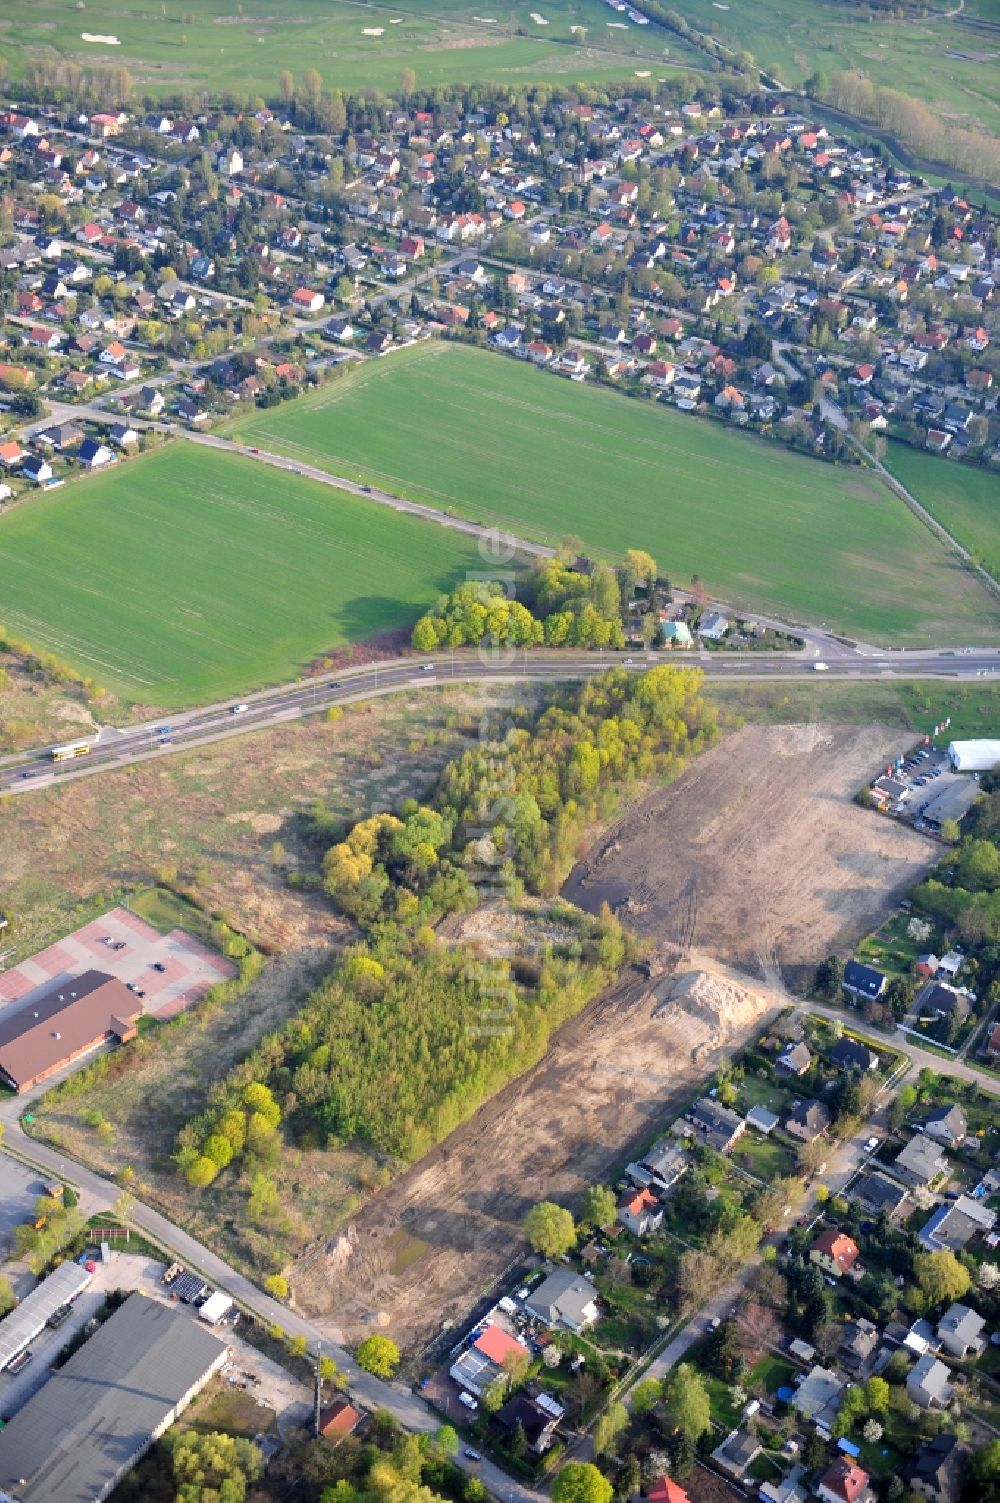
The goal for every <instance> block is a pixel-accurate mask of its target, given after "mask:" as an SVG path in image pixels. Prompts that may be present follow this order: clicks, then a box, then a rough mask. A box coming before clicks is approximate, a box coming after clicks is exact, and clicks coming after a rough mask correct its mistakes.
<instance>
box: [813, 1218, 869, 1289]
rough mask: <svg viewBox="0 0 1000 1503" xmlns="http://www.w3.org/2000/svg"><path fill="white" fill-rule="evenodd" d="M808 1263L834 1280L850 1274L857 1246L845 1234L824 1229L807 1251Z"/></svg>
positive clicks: (832, 1229)
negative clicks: (814, 1265) (820, 1269)
mask: <svg viewBox="0 0 1000 1503" xmlns="http://www.w3.org/2000/svg"><path fill="white" fill-rule="evenodd" d="M809 1261H810V1263H815V1264H816V1265H817V1267H819V1268H822V1269H823V1271H824V1272H825V1273H829V1274H831V1275H832V1276H833V1277H834V1278H835V1279H839V1278H841V1277H842V1276H843V1275H844V1274H845V1273H848V1274H849V1273H851V1272H852V1270H853V1269H854V1265H855V1263H856V1262H857V1261H858V1244H857V1243H856V1242H855V1240H854V1238H853V1237H849V1236H848V1235H847V1233H846V1232H841V1231H838V1230H837V1228H836V1227H832V1226H831V1227H826V1228H825V1230H824V1231H822V1232H820V1234H819V1236H818V1237H817V1238H816V1241H815V1242H814V1243H813V1245H812V1247H810V1249H809Z"/></svg>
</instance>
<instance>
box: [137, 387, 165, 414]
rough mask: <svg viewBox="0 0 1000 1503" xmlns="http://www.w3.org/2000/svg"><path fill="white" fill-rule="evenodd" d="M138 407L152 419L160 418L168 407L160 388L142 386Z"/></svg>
mask: <svg viewBox="0 0 1000 1503" xmlns="http://www.w3.org/2000/svg"><path fill="white" fill-rule="evenodd" d="M138 405H139V408H140V410H141V411H142V412H148V413H149V415H150V417H159V415H160V413H161V412H162V411H163V409H164V407H165V406H166V398H165V397H164V395H163V393H162V391H161V390H160V388H159V387H158V386H140V388H139V399H138Z"/></svg>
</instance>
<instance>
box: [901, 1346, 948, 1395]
mask: <svg viewBox="0 0 1000 1503" xmlns="http://www.w3.org/2000/svg"><path fill="white" fill-rule="evenodd" d="M906 1392H907V1394H908V1395H909V1397H910V1398H911V1399H912V1400H913V1402H914V1404H919V1405H920V1408H921V1409H943V1408H944V1407H945V1405H946V1404H947V1403H948V1401H949V1399H950V1398H951V1384H950V1383H949V1381H948V1369H947V1368H946V1367H945V1365H944V1363H943V1362H939V1361H938V1359H937V1357H935V1355H934V1353H933V1352H925V1353H924V1355H923V1356H922V1357H920V1358H918V1359H917V1361H916V1362H915V1363H914V1365H913V1366H912V1367H911V1368H910V1371H909V1373H908V1374H907V1378H906Z"/></svg>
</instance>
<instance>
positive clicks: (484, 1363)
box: [448, 1286, 589, 1397]
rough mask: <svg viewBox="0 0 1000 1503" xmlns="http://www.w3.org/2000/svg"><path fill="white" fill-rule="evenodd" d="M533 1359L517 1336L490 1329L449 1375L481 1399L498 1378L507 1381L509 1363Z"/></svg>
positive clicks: (453, 1364) (493, 1326) (476, 1338)
mask: <svg viewBox="0 0 1000 1503" xmlns="http://www.w3.org/2000/svg"><path fill="white" fill-rule="evenodd" d="M588 1287H589V1286H588ZM529 1355H530V1354H529V1352H528V1348H527V1347H526V1346H525V1345H524V1343H523V1342H521V1341H518V1339H517V1337H516V1336H511V1334H510V1333H509V1332H508V1331H505V1330H503V1329H502V1327H500V1326H496V1325H488V1326H487V1327H486V1328H485V1330H483V1331H480V1332H479V1334H478V1335H477V1336H476V1337H475V1339H474V1340H473V1341H472V1342H471V1343H470V1345H469V1346H467V1347H466V1348H465V1350H464V1351H463V1352H462V1353H461V1355H460V1356H459V1357H458V1358H457V1359H456V1360H455V1361H454V1362H453V1363H452V1365H451V1367H450V1368H449V1369H448V1375H449V1377H451V1378H453V1379H454V1381H455V1382H456V1383H457V1384H458V1385H459V1387H460V1388H464V1389H466V1390H467V1391H468V1392H469V1393H473V1394H476V1395H477V1397H478V1396H479V1395H481V1394H482V1393H484V1392H485V1390H486V1389H487V1388H489V1387H490V1385H491V1384H492V1383H494V1382H495V1381H496V1380H497V1378H502V1377H505V1375H506V1372H507V1364H508V1363H509V1362H511V1361H512V1360H514V1361H519V1360H520V1359H521V1358H523V1357H528V1356H529Z"/></svg>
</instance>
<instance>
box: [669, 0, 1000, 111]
mask: <svg viewBox="0 0 1000 1503" xmlns="http://www.w3.org/2000/svg"><path fill="white" fill-rule="evenodd" d="M941 8H942V9H944V10H950V9H951V8H952V7H951V5H947V6H942V7H941ZM676 9H677V10H678V11H679V12H680V14H681V15H682V16H683V17H684V19H685V20H686V21H688V22H690V24H691V25H692V26H695V27H697V28H698V29H699V30H700V31H706V32H710V33H711V34H712V35H713V36H715V37H716V38H717V39H718V40H719V41H720V42H722V43H724V44H725V45H727V46H730V47H734V48H737V49H745V50H746V51H748V52H752V53H753V55H754V58H755V59H756V61H757V63H758V64H759V65H760V66H761V67H762V68H765V69H766V70H768V71H769V72H773V73H775V74H776V75H777V77H778V78H779V79H780V80H781V82H782V83H784V84H787V85H791V86H794V85H796V84H800V83H802V82H803V80H804V79H806V78H807V77H808V76H809V75H810V74H811V73H813V72H814V71H815V70H817V69H818V70H820V71H821V72H823V73H826V74H827V75H828V76H829V75H830V74H832V73H836V72H838V71H839V70H841V69H843V68H858V69H860V70H861V71H862V72H863V73H866V74H867V75H868V77H869V78H870V79H871V80H872V82H873V83H875V84H878V85H883V86H884V87H886V88H891V89H899V90H901V91H902V92H903V93H905V94H912V95H913V96H914V97H915V98H917V99H920V100H922V101H923V103H924V104H926V105H927V106H928V107H929V108H930V109H931V110H933V111H934V113H935V114H936V115H938V116H939V117H940V118H941V119H942V120H946V121H948V122H950V123H953V124H963V125H973V126H976V127H978V128H981V129H986V130H989V131H992V132H993V133H994V134H995V135H998V134H1000V66H998V64H1000V40H998V39H997V37H996V35H995V33H991V32H989V31H982V30H978V29H973V28H972V27H971V26H969V25H967V24H966V23H965V21H964V19H963V18H961V17H952V18H950V19H944V18H942V17H935V16H934V15H930V16H928V17H926V18H924V19H918V18H914V19H912V20H896V21H878V22H871V23H866V22H864V21H863V20H862V19H861V18H860V16H859V13H858V10H857V9H856V8H855V7H854V6H853V5H850V4H843V3H841V0H731V3H729V4H722V3H721V0H677V5H676ZM968 9H969V7H968V6H966V7H965V10H966V12H968ZM983 9H984V10H986V9H988V10H989V11H990V12H991V14H992V19H993V20H994V21H995V20H996V15H997V10H996V4H995V0H984V4H983Z"/></svg>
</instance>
